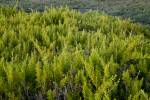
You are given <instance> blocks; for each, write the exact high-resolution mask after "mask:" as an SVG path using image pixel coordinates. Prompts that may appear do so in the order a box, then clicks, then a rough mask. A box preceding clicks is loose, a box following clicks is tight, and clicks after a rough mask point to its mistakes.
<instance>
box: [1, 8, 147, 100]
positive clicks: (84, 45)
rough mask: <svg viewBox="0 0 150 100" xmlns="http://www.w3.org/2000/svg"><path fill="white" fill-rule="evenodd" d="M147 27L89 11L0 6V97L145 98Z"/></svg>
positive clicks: (68, 99) (51, 98)
mask: <svg viewBox="0 0 150 100" xmlns="http://www.w3.org/2000/svg"><path fill="white" fill-rule="evenodd" d="M149 38H150V31H149V30H148V28H147V27H142V26H141V25H139V24H133V23H131V22H130V20H122V19H121V18H118V17H112V16H107V15H106V14H105V13H103V14H100V13H98V12H96V11H95V12H93V11H89V12H87V13H84V14H82V13H80V12H77V11H75V10H71V11H70V10H69V8H68V7H66V8H62V7H61V8H58V9H55V8H45V11H44V12H43V13H39V12H38V11H32V12H31V13H26V12H24V11H18V10H17V9H16V7H4V6H2V7H1V8H0V99H9V100H20V99H29V100H30V99H48V100H53V99H56V100H57V99H62V100H63V99H67V100H78V99H84V100H88V99H90V100H93V99H95V100H103V99H117V100H118V99H121V100H124V99H135V100H137V99H141V100H148V99H149V97H150V49H149V48H150V40H149Z"/></svg>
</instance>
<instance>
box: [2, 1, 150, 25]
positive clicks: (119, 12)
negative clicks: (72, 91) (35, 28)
mask: <svg viewBox="0 0 150 100" xmlns="http://www.w3.org/2000/svg"><path fill="white" fill-rule="evenodd" d="M16 1H17V0H1V1H0V6H2V5H8V6H14V5H16ZM66 5H67V6H69V8H70V9H76V10H78V11H81V12H86V11H89V10H90V9H92V10H98V11H99V12H100V13H102V12H103V11H104V12H105V13H107V14H108V15H113V16H120V17H122V18H123V19H128V18H130V19H131V20H132V21H133V22H140V23H142V25H145V24H149V25H150V0H19V1H18V6H19V7H20V8H23V9H24V10H25V11H26V12H31V10H30V8H31V9H33V10H38V11H40V12H42V11H44V8H45V6H47V7H51V6H53V7H60V6H63V7H65V6H66ZM149 27H150V26H149Z"/></svg>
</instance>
